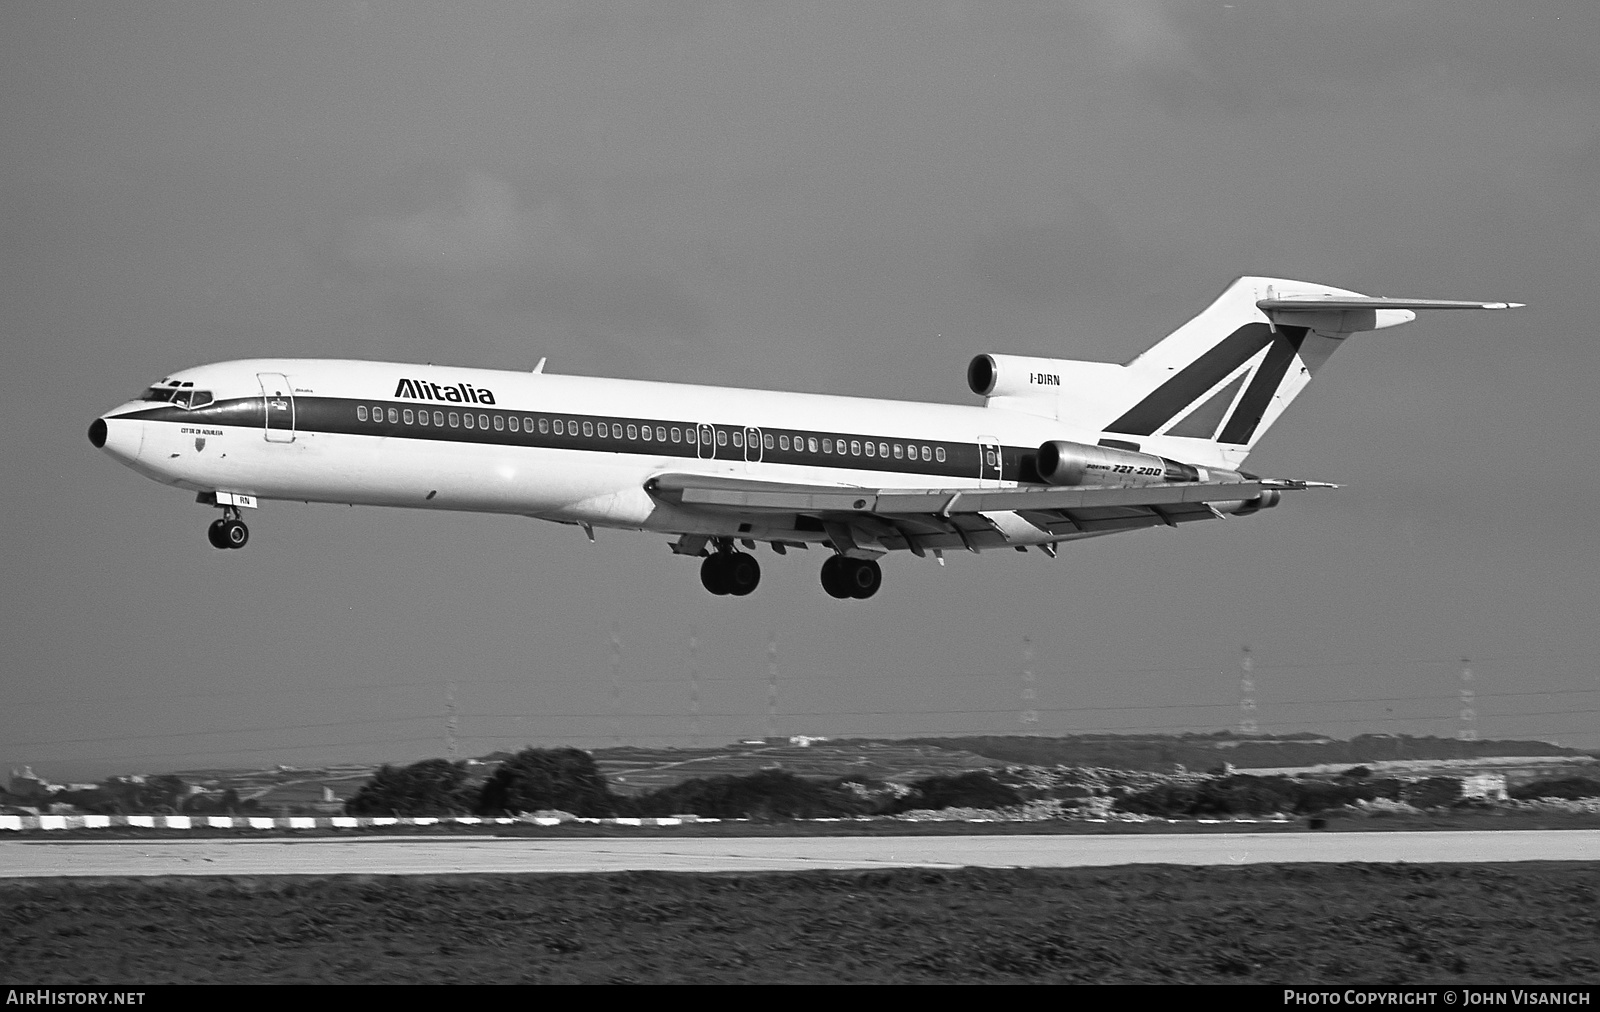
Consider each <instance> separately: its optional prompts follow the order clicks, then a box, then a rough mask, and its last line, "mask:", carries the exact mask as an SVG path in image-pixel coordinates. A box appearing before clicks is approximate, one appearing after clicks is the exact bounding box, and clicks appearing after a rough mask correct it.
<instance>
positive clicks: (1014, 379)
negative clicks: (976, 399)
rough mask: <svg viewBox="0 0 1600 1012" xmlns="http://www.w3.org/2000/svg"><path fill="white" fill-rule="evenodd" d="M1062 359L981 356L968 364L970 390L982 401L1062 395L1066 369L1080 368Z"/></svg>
mask: <svg viewBox="0 0 1600 1012" xmlns="http://www.w3.org/2000/svg"><path fill="white" fill-rule="evenodd" d="M1078 364H1079V363H1076V362H1067V361H1064V360H1062V359H1059V358H1031V357H1028V356H1025V355H978V356H976V357H975V358H973V360H972V361H971V362H969V363H968V364H967V387H968V388H969V389H970V390H971V391H972V392H973V393H975V394H977V395H979V396H980V397H1038V396H1040V395H1042V394H1048V395H1054V394H1059V393H1060V392H1061V387H1062V378H1063V374H1064V373H1066V372H1067V370H1066V369H1065V368H1063V367H1065V366H1074V365H1078Z"/></svg>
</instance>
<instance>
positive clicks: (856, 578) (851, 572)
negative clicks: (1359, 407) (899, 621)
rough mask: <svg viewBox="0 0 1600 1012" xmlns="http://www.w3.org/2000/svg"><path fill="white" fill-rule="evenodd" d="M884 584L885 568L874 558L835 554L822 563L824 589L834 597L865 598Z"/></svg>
mask: <svg viewBox="0 0 1600 1012" xmlns="http://www.w3.org/2000/svg"><path fill="white" fill-rule="evenodd" d="M882 584H883V570H882V569H879V568H878V563H877V562H876V561H875V560H873V559H852V558H850V557H848V556H845V555H833V556H829V558H828V561H827V562H824V563H823V564H822V589H823V590H825V591H827V592H828V594H829V595H830V596H832V597H837V598H846V597H854V598H860V599H863V600H865V599H866V598H869V597H871V596H872V595H873V594H876V593H877V592H878V588H879V587H880V586H882Z"/></svg>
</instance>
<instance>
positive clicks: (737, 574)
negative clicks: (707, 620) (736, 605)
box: [700, 549, 761, 597]
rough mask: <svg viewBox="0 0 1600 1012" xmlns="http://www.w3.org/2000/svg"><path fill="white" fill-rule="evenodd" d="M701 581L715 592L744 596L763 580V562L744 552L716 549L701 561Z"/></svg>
mask: <svg viewBox="0 0 1600 1012" xmlns="http://www.w3.org/2000/svg"><path fill="white" fill-rule="evenodd" d="M700 582H701V583H702V584H703V585H704V586H705V588H706V589H707V590H709V591H711V593H713V594H717V595H723V594H731V595H733V596H734V597H744V596H745V595H746V594H748V593H750V592H751V591H752V590H755V589H756V585H757V584H759V583H760V582H761V564H760V563H759V562H757V561H756V557H755V556H754V555H746V554H745V553H744V552H735V551H731V550H728V549H722V550H719V551H715V552H712V553H711V554H710V555H708V556H706V559H705V561H704V562H702V563H700Z"/></svg>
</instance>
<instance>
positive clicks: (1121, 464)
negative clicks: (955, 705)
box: [1035, 439, 1201, 486]
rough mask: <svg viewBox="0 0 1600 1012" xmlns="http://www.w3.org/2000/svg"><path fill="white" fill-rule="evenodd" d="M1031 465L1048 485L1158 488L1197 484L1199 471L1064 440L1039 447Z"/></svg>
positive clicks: (1163, 459)
mask: <svg viewBox="0 0 1600 1012" xmlns="http://www.w3.org/2000/svg"><path fill="white" fill-rule="evenodd" d="M1035 466H1036V467H1037V468H1038V469H1039V477H1040V478H1042V479H1044V481H1046V482H1047V483H1049V484H1051V485H1118V486H1127V485H1159V484H1161V483H1163V482H1174V481H1200V480H1201V474H1200V469H1199V468H1197V467H1194V466H1193V465H1190V464H1181V463H1179V462H1178V461H1176V460H1168V459H1167V458H1166V457H1158V456H1156V455H1155V454H1153V453H1139V452H1138V451H1136V450H1122V449H1118V448H1116V447H1114V446H1089V445H1088V444H1086V443H1071V442H1067V441H1066V440H1064V439H1055V440H1051V441H1050V442H1048V443H1045V444H1044V445H1043V446H1041V447H1039V454H1038V457H1037V458H1036V462H1035Z"/></svg>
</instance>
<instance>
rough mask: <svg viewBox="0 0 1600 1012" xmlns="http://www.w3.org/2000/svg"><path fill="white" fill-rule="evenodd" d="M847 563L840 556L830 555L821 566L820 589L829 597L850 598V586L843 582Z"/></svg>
mask: <svg viewBox="0 0 1600 1012" xmlns="http://www.w3.org/2000/svg"><path fill="white" fill-rule="evenodd" d="M848 561H849V560H847V559H846V558H845V557H844V556H842V555H830V556H828V561H826V562H824V563H823V564H822V589H823V590H825V591H827V592H828V596H829V597H837V598H841V599H843V598H846V597H849V596H850V585H849V584H848V583H846V582H845V566H846V565H847V563H848Z"/></svg>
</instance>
